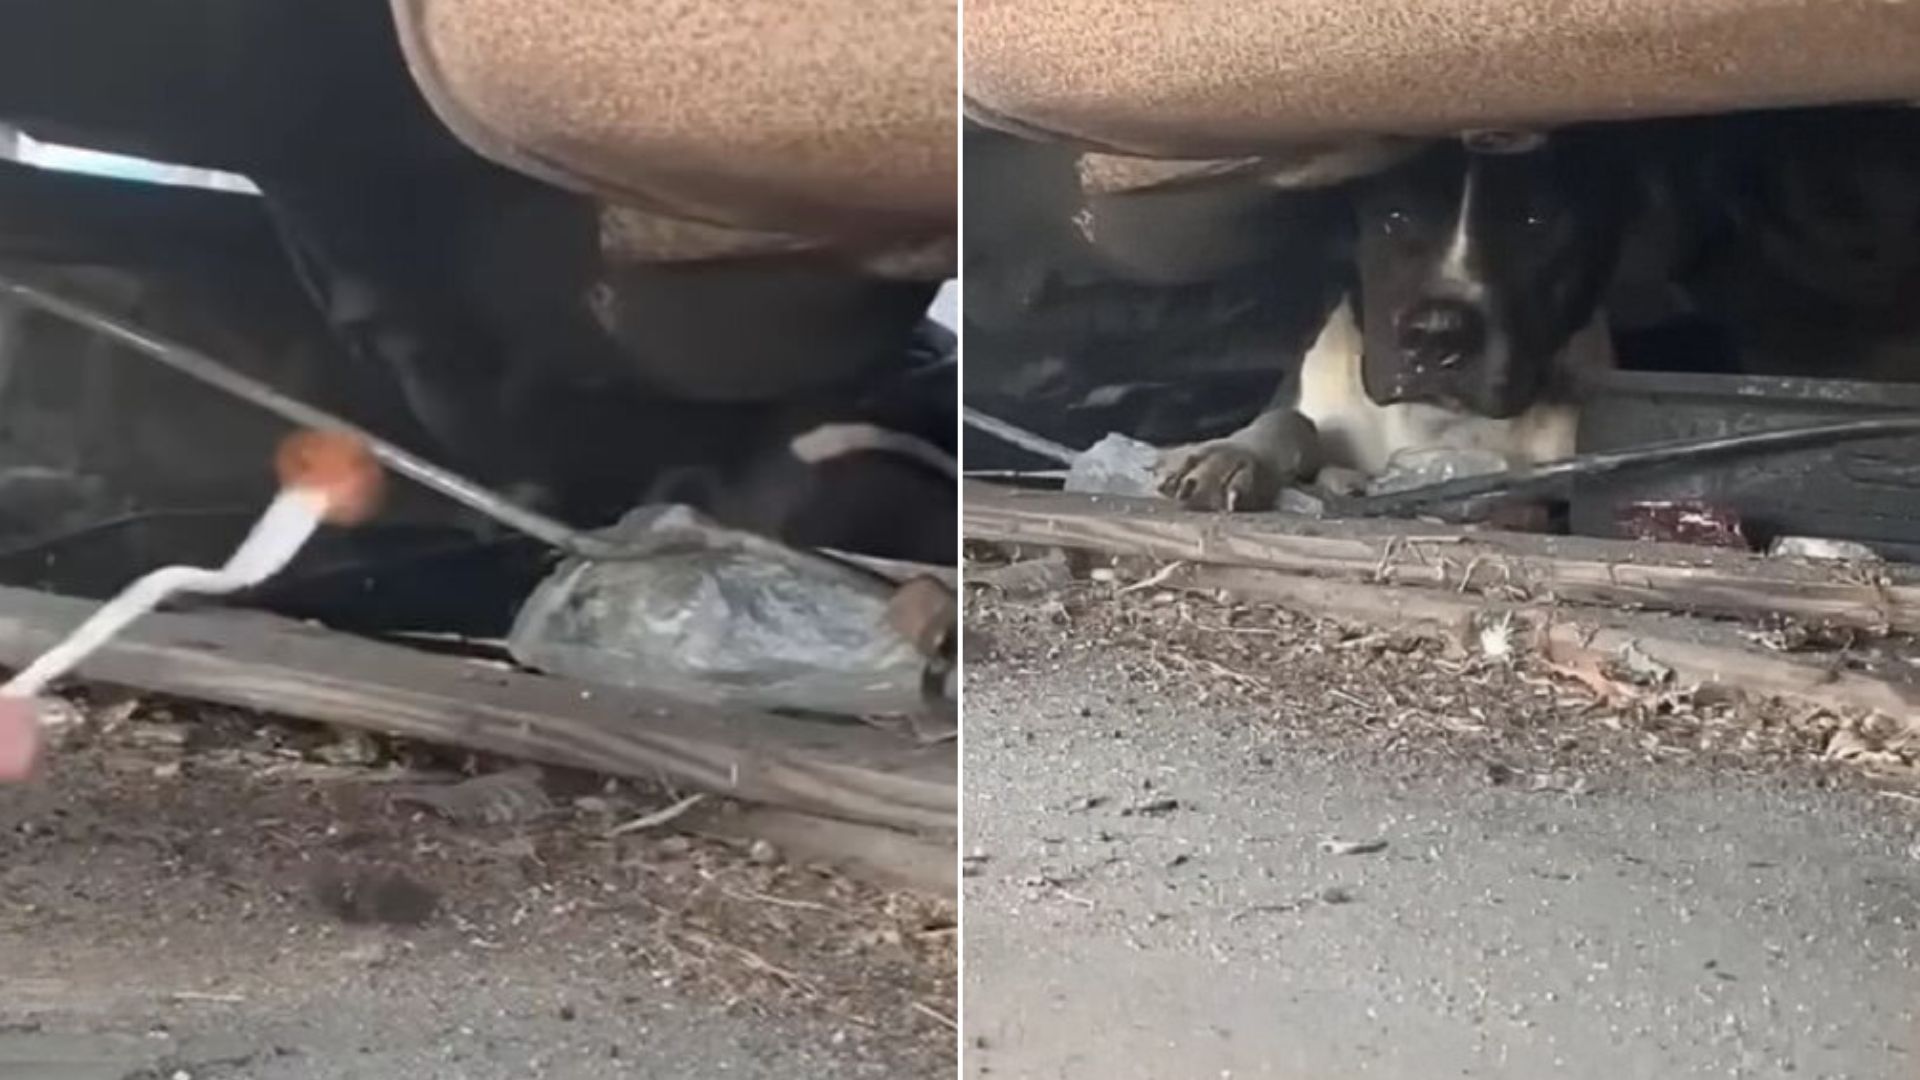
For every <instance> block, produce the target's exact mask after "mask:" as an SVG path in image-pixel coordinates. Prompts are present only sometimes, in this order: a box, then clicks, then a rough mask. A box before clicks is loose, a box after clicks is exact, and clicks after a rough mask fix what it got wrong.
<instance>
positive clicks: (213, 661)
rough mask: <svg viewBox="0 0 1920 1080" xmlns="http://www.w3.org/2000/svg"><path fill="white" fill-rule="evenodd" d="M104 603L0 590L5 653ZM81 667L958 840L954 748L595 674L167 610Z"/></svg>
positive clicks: (120, 679) (126, 681)
mask: <svg viewBox="0 0 1920 1080" xmlns="http://www.w3.org/2000/svg"><path fill="white" fill-rule="evenodd" d="M93 607H94V605H93V604H91V603H89V602H86V601H81V600H74V599H70V598H67V597H61V596H54V595H51V594H47V593H39V592H33V591H29V590H24V589H12V588H0V665H8V666H14V667H18V666H19V665H21V664H24V663H25V662H27V661H28V660H30V659H31V658H32V657H34V656H36V655H38V654H39V653H40V652H41V651H42V650H43V649H45V648H46V647H47V646H48V645H50V644H51V643H53V642H54V641H55V640H57V639H58V638H59V637H61V636H62V635H64V634H65V633H66V632H67V631H68V630H69V629H70V628H71V627H73V626H74V625H75V624H77V623H78V622H79V621H80V620H81V619H82V618H84V617H85V616H86V615H87V614H88V613H89V612H91V611H92V610H93ZM79 677H81V678H85V679H88V680H97V681H102V682H109V683H118V684H122V685H126V686H133V687H139V688H141V689H146V690H154V691H159V692H163V693H169V694H179V695H181V696H185V697H194V698H204V699H206V700H209V701H217V702H222V703H225V704H229V705H237V706H241V707H244V708H251V709H259V710H262V711H266V712H273V713H280V714H283V715H287V716H295V717H302V718H306V719H311V720H324V721H328V722H330V723H336V724H343V725H347V726H350V727H359V728H366V729H369V730H373V731H379V732H383V733H386V734H390V735H398V736H403V737H406V738H413V739H420V740H424V741H428V742H434V743H442V744H447V745H453V746H461V747H469V748H472V749H475V750H480V751H485V752H489V753H496V754H503V755H507V756H511V757H516V758H525V759H529V760H533V761H540V762H546V763H549V764H555V765H566V766H571V767H575V768H583V769H590V770H594V771H597V772H603V773H611V774H617V775H624V776H633V777H638V778H642V779H646V780H656V779H659V778H660V777H662V776H665V777H668V778H671V779H673V780H675V781H676V782H678V783H680V784H682V785H684V786H687V787H690V788H696V789H699V790H703V791H710V792H714V793H717V794H721V795H726V796H729V797H733V798H738V799H744V800H747V801H750V802H759V803H766V804H769V805H773V806H780V807H785V808H788V809H792V810H800V811H805V812H808V813H814V814H820V815H823V816H827V817H833V818H842V819H846V820H849V821H859V822H866V823H870V824H874V825H881V826H885V827H888V828H893V829H902V830H909V831H917V832H923V833H928V834H932V835H935V836H938V837H943V838H944V837H949V836H951V835H953V834H954V833H956V832H957V826H958V796H957V793H956V789H955V782H956V764H955V757H954V753H953V749H952V747H951V746H933V747H919V746H913V745H909V744H907V743H906V741H905V740H903V739H901V738H900V737H898V736H895V735H890V734H888V733H886V732H883V731H880V730H878V729H875V728H871V727H868V726H866V725H863V724H858V723H852V722H848V723H832V722H826V721H806V720H797V719H788V718H784V717H778V716H773V715H770V714H764V713H754V712H751V711H747V710H734V709H720V708H714V707H709V706H703V705H696V704H691V703H688V702H684V701H680V700H678V699H675V698H671V697H667V696H665V695H662V694H653V693H644V692H637V691H627V690H618V689H613V688H608V687H599V686H590V685H587V684H583V683H578V682H572V681H568V680H563V679H553V678H547V677H544V676H539V675H531V674H526V673H522V672H515V671H508V670H502V669H498V668H494V667H489V666H483V665H480V664H476V663H474V662H472V661H469V660H463V659H458V658H452V657H445V656H435V655H430V654H426V653H420V652H415V651H413V650H409V649H405V648H401V647H398V646H392V645H383V644H380V643H377V642H371V641H365V640H361V639H358V638H353V637H348V636H346V635H343V634H336V633H333V632H331V631H327V630H323V629H319V628H315V627H310V626H304V625H301V624H298V623H293V622H290V621H288V620H284V619H279V618H275V617H272V616H267V615H261V614H258V613H254V612H236V611H218V610H215V611H206V612H197V613H184V614H158V615H152V616H149V617H147V618H146V619H143V620H141V621H140V622H139V623H136V624H135V625H134V626H133V627H132V628H131V629H130V630H129V631H127V632H126V633H124V634H122V635H121V636H120V637H119V638H118V639H116V640H115V641H114V642H113V643H112V644H110V645H109V646H108V647H107V648H105V649H103V650H102V651H101V652H100V653H98V654H96V655H95V656H94V657H92V658H91V659H89V660H88V662H87V664H86V665H85V667H84V669H83V670H82V671H81V672H80V673H79Z"/></svg>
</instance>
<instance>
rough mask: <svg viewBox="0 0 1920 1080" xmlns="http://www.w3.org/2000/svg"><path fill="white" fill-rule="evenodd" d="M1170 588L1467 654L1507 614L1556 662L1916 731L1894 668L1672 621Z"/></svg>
mask: <svg viewBox="0 0 1920 1080" xmlns="http://www.w3.org/2000/svg"><path fill="white" fill-rule="evenodd" d="M1165 584H1166V586H1167V587H1169V588H1182V589H1193V590H1199V591H1205V592H1225V593H1227V594H1229V595H1232V596H1237V597H1242V598H1245V599H1250V600H1261V601H1266V602H1268V603H1273V604H1278V605H1279V606H1281V607H1284V608H1287V609H1289V610H1293V611H1301V612H1305V613H1308V614H1313V615H1319V616H1323V617H1329V618H1333V619H1336V620H1341V621H1347V622H1353V623H1358V624H1361V625H1365V626H1372V627H1377V628H1379V629H1382V630H1396V631H1402V632H1406V633H1411V634H1417V635H1422V636H1426V637H1429V638H1431V639H1435V640H1440V641H1443V642H1445V643H1446V644H1448V645H1449V646H1453V647H1468V641H1469V640H1470V636H1471V635H1472V633H1473V627H1474V625H1475V623H1476V621H1479V622H1481V623H1484V620H1486V619H1487V618H1488V617H1499V616H1501V615H1507V614H1510V615H1511V616H1512V617H1513V619H1514V623H1515V628H1516V632H1517V633H1516V640H1518V641H1521V642H1527V641H1531V643H1532V645H1533V646H1534V647H1535V648H1540V649H1544V650H1546V651H1547V652H1548V653H1549V655H1550V656H1551V657H1552V658H1553V659H1554V660H1556V661H1558V662H1561V663H1572V662H1575V661H1579V660H1586V661H1602V660H1607V659H1611V658H1617V657H1619V656H1620V655H1621V654H1622V653H1623V652H1624V651H1625V650H1626V649H1627V647H1628V646H1632V647H1633V648H1634V649H1637V650H1638V651H1639V652H1640V653H1641V654H1643V655H1644V656H1646V657H1648V658H1649V659H1651V660H1653V661H1655V662H1657V663H1660V664H1664V665H1666V666H1667V667H1670V668H1672V669H1673V670H1674V674H1675V677H1676V678H1677V679H1679V681H1680V682H1681V683H1683V684H1701V683H1710V684H1718V685H1720V686H1724V687H1726V688H1728V689H1729V690H1732V691H1735V692H1738V693H1740V694H1744V695H1748V696H1752V697H1769V698H1777V699H1780V700H1784V701H1791V702H1795V703H1796V704H1801V705H1805V706H1807V707H1809V708H1819V709H1831V710H1839V711H1861V712H1878V713H1882V714H1884V715H1886V716H1890V717H1894V718H1897V719H1900V720H1902V721H1904V722H1907V723H1912V724H1920V676H1916V675H1915V674H1914V673H1912V672H1911V671H1909V670H1906V669H1904V668H1903V669H1896V670H1892V671H1888V672H1885V673H1879V674H1876V673H1871V672H1863V671H1852V670H1845V669H1841V668H1837V667H1836V666H1835V665H1834V662H1833V656H1832V654H1830V653H1827V654H1823V653H1781V652H1775V651H1772V650H1769V649H1765V648H1762V647H1761V646H1758V645H1755V644H1753V643H1752V642H1749V641H1747V640H1746V639H1744V638H1742V637H1741V636H1740V635H1739V634H1738V633H1737V632H1736V631H1735V630H1734V629H1733V628H1731V627H1730V626H1728V625H1726V624H1724V623H1707V622H1702V621H1700V620H1698V619H1688V618H1684V617H1680V616H1673V615H1652V614H1643V613H1630V612H1608V611H1602V610H1599V609H1591V608H1588V609H1567V608H1562V607H1555V606H1553V605H1550V604H1532V605H1525V604H1523V605H1503V604H1499V603H1489V602H1487V601H1485V600H1482V599H1478V598H1475V597H1469V596H1461V595H1458V594H1452V593H1442V592H1437V591H1434V590H1429V589H1409V588H1403V587H1397V586H1391V585H1368V584H1360V583H1353V582H1339V581H1328V580H1325V579H1314V578H1304V577H1300V576H1298V575H1294V574H1287V573H1282V572H1278V571H1272V570H1255V569H1247V568H1241V567H1216V566H1196V567H1190V568H1182V569H1181V570H1179V571H1177V572H1175V573H1173V574H1170V575H1169V576H1168V578H1167V580H1166V582H1165Z"/></svg>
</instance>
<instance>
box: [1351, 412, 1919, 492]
mask: <svg viewBox="0 0 1920 1080" xmlns="http://www.w3.org/2000/svg"><path fill="white" fill-rule="evenodd" d="M1900 435H1920V417H1914V416H1886V417H1878V418H1874V419H1868V420H1846V421H1841V422H1838V423H1832V424H1813V425H1809V426H1806V427H1794V428H1783V429H1780V430H1776V431H1756V432H1751V433H1749V434H1745V435H1721V436H1715V437H1713V438H1708V439H1688V440H1684V441H1677V442H1665V443H1658V444H1656V445H1653V446H1637V447H1632V448H1630V449H1625V450H1602V451H1597V452H1595V453H1590V454H1579V455H1576V456H1574V457H1570V458H1566V459H1564V460H1561V461H1550V462H1547V463H1546V464H1544V465H1535V466H1533V467H1531V468H1526V469H1514V470H1511V471H1508V472H1499V473H1488V474H1486V475H1484V476H1466V477H1461V478H1460V479H1458V480H1445V481H1442V482H1440V483H1438V484H1428V485H1426V486H1424V487H1417V488H1411V489H1408V490H1406V491H1394V492H1389V493H1386V494H1382V495H1366V496H1361V497H1359V498H1352V499H1340V500H1336V501H1334V502H1330V503H1329V504H1328V505H1327V514H1328V516H1330V517H1387V516H1392V515H1397V514H1405V513H1408V512H1410V511H1415V510H1419V509H1422V508H1427V507H1433V506H1436V505H1447V504H1451V505H1459V504H1463V503H1479V502H1493V501H1500V500H1506V499H1514V498H1521V497H1524V496H1527V495H1532V494H1536V493H1538V492H1541V491H1544V490H1547V489H1550V488H1554V487H1557V486H1559V485H1560V484H1562V483H1564V482H1566V481H1568V480H1574V479H1579V478H1582V477H1594V476H1606V475H1610V474H1612V473H1618V472H1625V471H1627V470H1630V469H1650V468H1656V467H1658V466H1661V465H1673V464H1679V463H1682V462H1687V461H1697V460H1699V459H1701V458H1708V457H1733V456H1738V455H1745V454H1768V453H1780V452H1782V451H1787V450H1800V449H1807V448H1810V447H1815V446H1830V445H1833V444H1836V443H1844V442H1860V441H1863V440H1866V439H1877V438H1891V437H1894V436H1900Z"/></svg>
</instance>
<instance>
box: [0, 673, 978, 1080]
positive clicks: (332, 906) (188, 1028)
mask: <svg viewBox="0 0 1920 1080" xmlns="http://www.w3.org/2000/svg"><path fill="white" fill-rule="evenodd" d="M84 711H85V712H86V713H88V714H89V715H90V721H89V723H88V724H87V725H86V727H85V728H83V729H82V731H81V733H80V734H79V735H76V736H74V737H73V738H71V739H69V740H68V741H67V743H66V745H64V746H63V747H62V748H61V750H60V752H59V753H58V754H57V755H56V756H55V758H54V760H53V762H52V768H51V770H50V774H49V775H48V776H47V777H46V778H45V779H43V780H42V781H40V782H38V783H36V784H34V785H32V786H27V787H21V788H14V789H6V790H0V1078H4V1080H12V1078H14V1077H20V1078H23V1080H24V1078H29V1077H31V1078H34V1080H136V1078H137V1080H147V1078H169V1080H171V1078H179V1080H214V1078H218V1077H247V1078H250V1080H270V1078H285V1080H319V1078H323V1077H325V1078H334V1077H337V1078H350V1077H366V1078H374V1077H380V1078H385V1077H400V1076H405V1077H419V1078H423V1080H426V1078H450V1080H451V1078H493V1077H500V1078H509V1077H511V1078H524V1077H537V1076H545V1077H557V1078H573V1077H579V1078H593V1077H615V1076H619V1077H688V1076H735V1077H767V1078H774V1077H779V1078H790V1077H823V1078H824V1077H848V1076H872V1077H946V1076H951V1075H952V1074H953V1057H954V1045H955V1033H954V1028H953V1024H954V1020H953V1017H954V1015H955V1000H954V999H955V984H954V980H955V970H954V955H955V941H954V936H955V935H954V912H953V911H952V910H951V905H948V904H940V903H935V902H931V901H927V900H924V899H921V898H917V897H913V896H907V895H900V894H889V893H885V892H881V891H878V890H875V889H871V888H867V887H864V886H862V885H859V884H856V883H854V882H851V881H848V880H846V879H844V878H842V877H839V876H837V875H835V874H833V873H831V872H828V871H825V870H822V869H819V868H810V867H807V866H796V865H790V864H788V863H787V862H786V861H785V860H784V858H783V857H782V855H781V853H780V852H778V851H776V850H773V849H771V848H770V847H768V846H767V845H764V844H761V845H757V846H756V845H750V844H743V843H741V842H739V841H726V840H722V839H719V838H716V837H708V836H701V835H697V834H690V832H688V831H682V830H691V829H692V828H693V825H691V824H689V823H691V822H694V821H695V820H696V817H695V815H693V814H689V815H687V816H686V817H684V818H681V819H678V820H676V821H674V822H671V823H668V824H665V825H660V826H653V827H647V828H641V829H637V830H633V831H630V832H625V833H619V834H617V835H616V830H617V829H618V827H619V826H620V825H621V824H622V823H627V822H631V821H632V820H634V819H637V818H641V817H643V816H645V815H646V814H648V813H650V812H654V811H658V810H660V809H661V808H662V807H664V806H667V805H670V804H671V803H673V802H674V793H671V792H662V791H636V790H633V789H631V788H629V787H626V786H621V785H614V786H609V785H606V784H604V783H602V782H600V781H597V780H594V779H592V778H587V777H580V776H559V775H553V774H535V773H530V772H526V771H517V770H512V769H497V766H495V765H492V764H487V765H482V764H481V763H474V762H450V761H448V760H446V759H444V758H436V757H429V756H427V755H425V754H423V753H422V752H419V751H417V750H412V749H409V748H405V747H395V746H392V745H388V744H382V743H376V742H373V741H371V740H367V739H364V738H358V737H346V736H341V735H339V734H337V733H334V732H330V731H326V730H324V729H319V728H312V727H304V726H300V725H292V724H281V723H270V722H266V721H263V720H261V719H260V718H258V717H254V716H250V715H245V714H242V713H239V712H236V711H232V710H226V709H221V708H218V707H211V706H190V705H184V704H180V703H164V702H161V703H153V702H137V701H129V700H114V701H106V700H102V701H98V702H95V703H92V704H90V705H87V706H86V707H85V709H84ZM463 772H464V773H466V774H469V775H479V776H483V777H485V778H484V779H480V780H473V781H466V782H463ZM699 809H700V812H702V813H706V812H710V811H711V809H712V808H711V807H701V808H699Z"/></svg>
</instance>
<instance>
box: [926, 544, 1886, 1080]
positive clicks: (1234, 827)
mask: <svg viewBox="0 0 1920 1080" xmlns="http://www.w3.org/2000/svg"><path fill="white" fill-rule="evenodd" d="M1041 577H1042V578H1044V577H1045V575H1042V576H1041ZM1028 591H1029V592H1030V593H1031V595H1025V596H1009V595H1006V594H1004V593H1002V592H999V591H997V590H992V589H976V590H974V591H973V592H970V594H969V596H968V603H967V635H968V636H967V640H966V649H967V652H966V663H967V670H966V695H967V696H966V708H967V720H966V724H967V741H966V748H965V752H966V774H965V775H966V804H965V829H966V835H965V838H964V840H963V845H964V851H965V867H966V878H965V904H966V940H965V945H964V948H965V957H966V959H965V966H964V982H965V994H966V1018H965V1022H964V1030H963V1035H964V1044H963V1048H964V1052H965V1055H966V1070H965V1071H966V1075H968V1076H983V1077H985V1076H993V1077H1020V1078H1030V1077H1031V1078H1056V1077H1057V1078H1083V1077H1084V1078H1096V1077H1097V1078H1102V1080H1110V1078H1117V1080H1131V1078H1140V1080H1147V1078H1158V1077H1167V1076H1182V1077H1235V1078H1247V1077H1271V1078H1288V1080H1291V1078H1302V1080H1304V1078H1312V1077H1325V1076H1381V1077H1406V1078H1409V1080H1413V1078H1431V1077H1436V1076H1480V1077H1532V1076H1566V1077H1593V1078H1606V1080H1611V1078H1613V1077H1620V1076H1708V1075H1711V1076H1723V1077H1763V1076H1764V1077H1772V1076H1785V1075H1797V1076H1808V1077H1831V1078H1839V1077H1853V1078H1862V1080H1865V1078H1879V1077H1902V1076H1913V1075H1915V1074H1916V1072H1917V1071H1920V1060H1916V1055H1920V983H1916V977H1915V976H1914V975H1913V957H1914V950H1915V947H1916V945H1917V944H1920V940H1917V939H1916V935H1917V934H1920V843H1916V838H1917V837H1920V797H1916V796H1917V795H1920V789H1917V788H1916V786H1915V782H1914V774H1913V764H1912V760H1913V748H1912V747H1911V746H1910V745H1904V744H1893V743H1889V742H1887V741H1886V740H1881V741H1879V742H1877V743H1876V742H1874V741H1873V739H1872V736H1873V735H1874V733H1875V731H1876V729H1875V727H1874V725H1872V724H1870V723H1866V722H1864V718H1859V717H1847V716H1836V715H1831V714H1827V713H1824V712H1822V711H1819V710H1788V709H1784V708H1779V707H1768V706H1757V705H1754V704H1751V703H1746V702H1741V701H1736V700H1731V699H1729V698H1727V697H1725V696H1724V695H1714V696H1709V695H1707V694H1705V693H1702V692H1697V691H1694V690H1691V689H1689V688H1687V687H1681V686H1675V685H1672V684H1671V683H1666V682H1662V681H1661V680H1660V679H1659V678H1658V677H1657V673H1655V677H1652V678H1649V679H1648V680H1647V681H1646V684H1645V685H1633V683H1632V681H1631V679H1630V678H1628V676H1629V675H1630V674H1631V673H1622V675H1621V678H1622V681H1621V682H1620V683H1618V684H1612V683H1607V684H1600V683H1596V681H1595V680H1594V679H1593V675H1594V673H1592V672H1586V673H1569V672H1556V671H1552V670H1548V669H1547V668H1546V667H1545V666H1544V665H1543V664H1542V662H1541V661H1540V660H1538V659H1537V658H1535V657H1531V656H1528V655H1526V654H1525V651H1524V648H1519V649H1515V650H1513V651H1511V652H1509V653H1508V654H1507V655H1504V656H1502V655H1495V656H1487V655H1450V654H1449V652H1448V651H1446V650H1444V649H1442V648H1440V647H1438V646H1436V645H1434V644H1431V643H1427V642H1423V641H1419V640H1416V639H1413V638H1408V637H1402V636H1400V635H1398V634H1395V633H1391V632H1385V633H1383V632H1375V631H1369V630H1366V629H1362V628H1355V627H1346V626H1340V625H1336V624H1334V623H1330V622H1326V621H1322V620H1318V619H1314V618H1310V617H1305V616H1301V615H1296V614H1290V613H1287V612H1284V611H1279V610H1275V609H1273V608H1269V607H1263V606H1258V605H1240V604H1234V603H1228V602H1222V601H1217V600H1215V599H1210V598H1203V597H1196V596H1192V595H1188V594H1178V595H1176V594H1172V593H1157V592H1156V591H1155V590H1154V589H1152V588H1136V589H1132V590H1131V591H1129V589H1128V583H1127V581H1126V580H1124V579H1122V580H1114V581H1108V582H1104V583H1089V582H1086V581H1081V582H1078V583H1075V584H1070V585H1065V586H1061V585H1059V583H1058V582H1057V581H1056V582H1053V583H1051V584H1049V585H1048V586H1047V587H1045V588H1043V589H1033V590H1028ZM1498 651H1499V649H1498V646H1496V653H1497V652H1498ZM1603 696H1604V697H1605V698H1606V699H1607V700H1605V701H1602V700H1600V699H1601V698H1602V697H1603Z"/></svg>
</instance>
